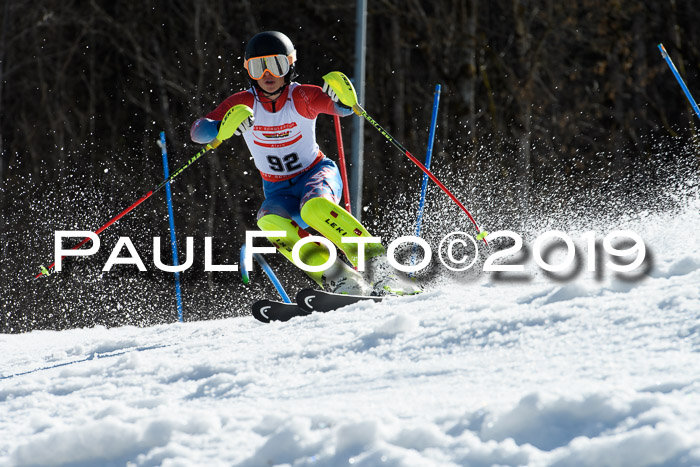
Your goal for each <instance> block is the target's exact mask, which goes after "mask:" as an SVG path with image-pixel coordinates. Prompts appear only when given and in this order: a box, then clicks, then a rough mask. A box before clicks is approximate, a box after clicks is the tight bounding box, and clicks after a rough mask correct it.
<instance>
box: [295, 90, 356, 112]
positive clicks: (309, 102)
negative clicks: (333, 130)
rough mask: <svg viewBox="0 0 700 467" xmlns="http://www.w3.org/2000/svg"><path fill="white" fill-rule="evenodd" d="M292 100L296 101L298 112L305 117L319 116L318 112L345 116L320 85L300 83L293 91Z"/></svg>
mask: <svg viewBox="0 0 700 467" xmlns="http://www.w3.org/2000/svg"><path fill="white" fill-rule="evenodd" d="M292 101H294V107H295V108H296V109H297V112H299V114H300V115H301V116H302V117H305V118H309V119H314V118H316V117H318V114H329V115H340V116H343V114H342V113H339V112H338V110H337V109H336V107H335V103H334V102H333V101H332V100H331V98H330V97H328V95H327V94H326V93H325V92H323V90H322V89H321V87H320V86H314V85H313V84H300V85H299V86H297V87H296V88H295V89H294V92H293V93H292Z"/></svg>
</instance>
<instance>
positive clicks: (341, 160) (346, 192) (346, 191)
mask: <svg viewBox="0 0 700 467" xmlns="http://www.w3.org/2000/svg"><path fill="white" fill-rule="evenodd" d="M333 120H334V121H335V139H336V140H337V141H338V164H339V165H340V177H341V178H342V179H343V197H344V198H345V210H346V211H347V212H351V210H350V188H349V187H348V169H347V167H346V166H345V150H344V149H343V133H342V131H341V128H340V117H338V116H337V115H334V116H333Z"/></svg>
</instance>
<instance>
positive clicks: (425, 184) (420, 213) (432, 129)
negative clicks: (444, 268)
mask: <svg viewBox="0 0 700 467" xmlns="http://www.w3.org/2000/svg"><path fill="white" fill-rule="evenodd" d="M439 105H440V85H439V84H437V85H435V94H434V98H433V116H432V119H431V120H430V132H429V134H428V150H427V153H426V156H425V167H426V168H427V169H430V161H431V159H432V157H433V141H434V140H435V126H436V124H437V114H438V107H439ZM427 191H428V174H423V185H422V186H421V189H420V203H419V204H418V219H417V220H416V237H420V229H421V224H422V222H423V210H424V208H425V195H426V192H427ZM416 248H417V245H413V255H412V256H411V264H415V262H416Z"/></svg>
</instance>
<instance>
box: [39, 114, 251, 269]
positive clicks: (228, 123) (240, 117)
mask: <svg viewBox="0 0 700 467" xmlns="http://www.w3.org/2000/svg"><path fill="white" fill-rule="evenodd" d="M252 116H253V110H252V109H251V108H250V107H248V106H246V105H236V106H234V107H232V108H231V109H230V110H229V111H228V112H227V113H226V115H225V116H224V118H223V120H222V121H221V125H220V130H219V134H218V135H217V136H216V138H214V140H213V141H211V142H210V143H209V144H207V145H206V146H205V147H204V148H203V149H202V150H201V151H199V152H198V153H197V154H195V155H194V156H193V157H191V158H190V159H189V160H188V161H187V162H185V163H184V164H183V165H182V166H180V168H178V169H177V170H176V171H175V172H173V174H172V175H171V176H169V177H168V178H166V179H165V180H163V181H162V182H160V184H159V185H158V186H156V187H155V188H154V189H152V190H151V191H149V192H148V193H146V194H145V195H143V196H142V197H141V198H139V199H138V200H137V201H136V202H135V203H134V204H132V205H131V206H129V207H128V208H126V209H125V210H123V211H122V212H120V213H119V214H117V215H116V216H115V217H113V218H112V219H110V220H109V221H108V222H107V223H106V224H105V225H103V226H102V227H100V228H99V229H97V230H95V234H97V235H99V234H101V233H102V232H104V231H105V230H106V229H107V227H109V226H110V225H112V224H114V223H115V222H117V221H118V220H119V219H121V218H122V217H124V216H125V215H127V214H128V213H129V212H131V211H133V210H134V209H135V208H136V207H137V206H138V205H139V204H141V203H143V202H144V201H146V200H147V199H148V198H150V197H151V196H152V195H153V193H155V192H157V191H158V190H160V189H161V188H163V187H164V186H165V185H167V184H168V183H170V182H171V181H172V180H173V179H174V178H175V177H177V176H178V175H180V174H181V173H182V172H183V171H184V170H185V169H186V168H187V167H189V166H190V165H192V164H194V163H195V162H196V161H197V159H199V158H200V157H202V156H203V155H204V154H206V153H207V152H208V151H210V150H212V149H215V148H217V147H219V145H220V144H221V142H222V141H224V140H226V139H228V138H230V137H231V136H233V132H234V131H236V129H237V128H238V126H239V125H240V124H241V123H242V122H243V121H244V120H246V119H247V118H252ZM89 241H90V238H89V237H87V238H84V239H83V240H82V241H81V242H80V243H78V244H77V245H75V246H74V247H73V248H71V250H77V249H78V248H80V247H81V246H83V245H85V244H86V243H87V242H89ZM55 264H56V262H55V261H54V262H53V263H51V264H50V265H49V266H48V267H44V266H43V265H42V266H41V272H40V273H39V274H37V275H36V276H34V279H38V278H39V277H41V276H48V275H49V273H50V272H49V270H50V269H51V268H53V267H54V266H55Z"/></svg>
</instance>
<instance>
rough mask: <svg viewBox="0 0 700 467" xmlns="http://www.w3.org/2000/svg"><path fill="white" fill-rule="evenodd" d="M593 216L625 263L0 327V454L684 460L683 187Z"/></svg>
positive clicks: (690, 372) (696, 242)
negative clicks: (218, 316)
mask: <svg viewBox="0 0 700 467" xmlns="http://www.w3.org/2000/svg"><path fill="white" fill-rule="evenodd" d="M608 227H609V228H610V229H611V230H612V229H613V228H615V229H618V228H624V229H630V230H633V231H635V232H636V233H638V234H639V235H641V236H642V238H643V239H644V241H645V244H646V246H647V248H648V250H649V258H650V261H651V263H650V264H651V267H650V268H649V269H647V270H646V272H645V274H641V275H640V277H638V278H632V279H630V278H627V279H624V278H621V277H618V276H617V275H616V274H614V273H612V272H611V271H609V270H604V271H603V274H602V277H596V276H595V274H592V273H588V272H586V271H585V270H584V271H581V272H579V273H578V274H576V275H574V276H572V277H570V278H568V279H567V280H564V281H556V280H554V279H552V278H551V277H549V276H546V275H544V274H542V273H541V271H539V272H538V271H537V267H536V266H533V265H531V264H528V275H529V277H530V279H529V280H516V279H512V280H500V281H496V280H494V278H493V277H491V276H488V275H483V276H481V277H480V278H479V280H477V281H471V282H468V283H461V284H459V285H457V286H445V287H443V288H440V289H436V290H431V291H428V292H427V293H424V294H422V295H420V296H416V297H408V298H401V299H395V300H392V301H388V302H384V303H380V304H360V305H355V306H351V307H347V308H344V309H342V310H338V311H336V312H332V313H328V314H314V315H312V316H310V317H306V318H298V319H294V320H292V321H290V322H287V323H273V324H270V325H264V324H262V323H259V322H257V321H255V320H254V319H253V318H252V317H243V318H232V319H226V320H219V321H207V322H190V323H185V324H171V325H161V326H154V327H150V328H136V327H123V328H114V329H106V328H92V329H76V330H69V331H61V332H48V331H35V332H31V333H26V334H21V335H0V354H2V360H1V362H0V464H1V465H12V466H20V465H76V466H92V465H143V466H152V465H167V466H187V465H240V466H265V465H279V464H283V465H285V464H286V465H319V466H335V465H367V466H374V465H387V466H434V465H435V466H449V465H463V466H490V465H533V466H540V465H554V466H651V465H654V466H676V465H682V466H693V465H700V359H699V356H700V233H698V232H699V231H700V201H698V199H697V197H696V198H695V199H691V200H690V201H689V202H688V203H687V206H686V207H685V208H684V209H683V210H681V211H680V212H673V213H667V214H653V215H638V216H628V218H627V220H621V221H620V222H619V223H618V224H616V225H609V226H608ZM602 233H604V232H602V231H600V230H599V234H602ZM570 234H571V236H572V238H576V237H577V235H578V233H577V232H573V231H572V232H570ZM526 240H527V239H526ZM530 240H531V239H530Z"/></svg>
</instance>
